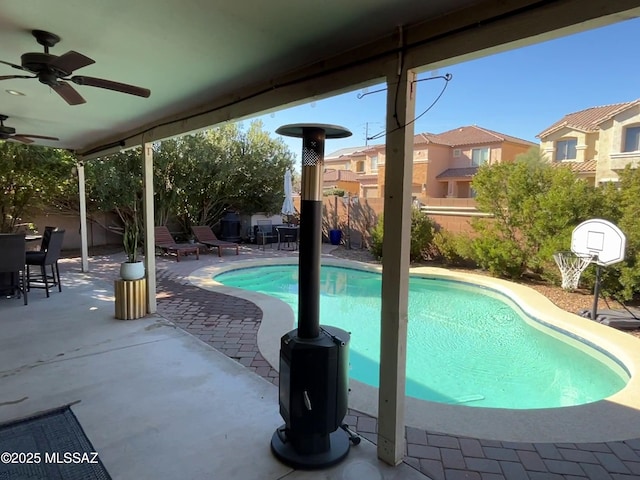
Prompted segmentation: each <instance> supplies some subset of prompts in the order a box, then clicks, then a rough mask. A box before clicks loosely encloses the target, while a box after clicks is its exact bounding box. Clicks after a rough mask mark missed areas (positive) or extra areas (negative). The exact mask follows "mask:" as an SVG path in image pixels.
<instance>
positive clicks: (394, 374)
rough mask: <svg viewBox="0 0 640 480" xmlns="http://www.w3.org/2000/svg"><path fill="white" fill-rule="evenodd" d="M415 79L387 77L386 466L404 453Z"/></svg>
mask: <svg viewBox="0 0 640 480" xmlns="http://www.w3.org/2000/svg"><path fill="white" fill-rule="evenodd" d="M399 64H400V65H401V62H400V61H399ZM399 73H400V74H401V75H399ZM415 80H416V74H415V72H413V71H412V70H408V71H407V70H405V69H404V68H401V67H400V66H398V70H396V71H394V72H393V73H391V74H389V75H387V138H386V168H385V191H384V232H383V233H384V244H383V247H382V265H383V269H382V315H381V329H380V337H381V338H380V389H379V395H378V458H380V459H381V460H382V461H384V462H386V463H388V464H389V465H398V464H399V463H400V462H401V461H402V459H403V457H404V453H405V451H404V450H405V435H404V427H405V425H404V415H405V385H406V363H407V321H408V297H409V247H410V236H411V178H412V172H413V131H414V127H413V122H412V121H413V119H414V118H415V90H416V84H415Z"/></svg>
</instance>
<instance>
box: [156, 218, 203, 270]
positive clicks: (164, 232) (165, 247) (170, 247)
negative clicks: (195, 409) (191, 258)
mask: <svg viewBox="0 0 640 480" xmlns="http://www.w3.org/2000/svg"><path fill="white" fill-rule="evenodd" d="M155 244H156V247H157V248H159V249H160V250H161V251H162V252H166V253H171V252H174V253H175V254H176V260H177V261H178V262H179V261H180V257H181V256H182V255H187V254H189V253H195V254H196V259H197V260H200V249H199V248H198V246H197V245H194V244H192V243H176V241H175V240H174V239H173V236H171V232H170V231H169V229H168V228H167V227H165V226H160V227H155Z"/></svg>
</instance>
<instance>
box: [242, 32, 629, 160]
mask: <svg viewBox="0 0 640 480" xmlns="http://www.w3.org/2000/svg"><path fill="white" fill-rule="evenodd" d="M638 45H640V19H633V20H628V21H625V22H620V23H617V24H614V25H609V26H607V27H602V28H598V29H595V30H590V31H587V32H583V33H579V34H574V35H571V36H568V37H564V38H560V39H557V40H551V41H547V42H544V43H540V44H537V45H533V46H530V47H525V48H521V49H518V50H513V51H509V52H505V53H501V54H497V55H492V56H489V57H484V58H481V59H478V60H473V61H470V62H465V63H461V64H458V65H454V66H451V67H447V68H442V69H439V70H438V71H436V72H427V73H424V74H421V75H420V77H419V78H426V77H428V76H430V75H431V74H434V73H435V74H438V75H444V74H446V73H450V74H452V75H453V79H452V80H451V81H450V82H449V84H448V86H447V88H446V91H445V92H444V94H443V95H442V97H441V98H440V100H439V101H438V102H437V104H436V105H435V106H434V107H433V108H432V109H431V110H430V111H429V112H428V113H426V114H425V115H424V116H423V117H421V118H420V119H419V120H418V121H417V122H416V125H415V133H422V132H432V133H440V132H444V131H446V130H450V129H453V128H456V127H459V126H464V125H478V126H481V127H484V128H488V129H491V130H495V131H498V132H501V133H505V134H508V135H512V136H515V137H519V138H523V139H525V140H529V141H533V142H536V143H537V142H538V139H536V137H535V136H536V135H537V134H538V133H540V132H541V131H542V130H544V129H545V128H546V127H548V126H550V125H551V124H553V123H554V122H556V121H557V120H559V119H560V118H562V117H563V116H564V115H565V114H567V113H571V112H575V111H578V110H582V109H585V108H589V107H593V106H599V105H607V104H612V103H620V102H628V101H631V100H636V99H638V98H640V62H638V56H637V53H636V51H637V47H638ZM443 85H444V81H443V80H431V81H424V82H420V83H419V87H418V94H417V99H416V116H417V115H420V113H422V112H423V111H424V110H425V109H426V108H427V107H428V106H429V105H430V104H431V103H432V102H433V101H434V100H435V98H436V97H437V96H438V94H439V93H440V91H441V89H442V87H443ZM383 87H384V86H383V85H380V87H379V88H383ZM375 89H376V88H375V87H372V88H369V89H368V90H369V91H372V90H375ZM361 93H363V90H357V91H354V92H350V93H347V94H343V95H339V96H336V97H332V98H329V99H325V100H319V101H316V102H313V103H308V104H305V105H300V106H298V107H294V108H289V109H286V110H280V111H278V112H275V113H272V114H268V115H264V116H260V117H256V118H259V119H260V120H262V122H263V124H264V129H265V131H267V132H269V133H271V134H272V136H273V137H279V136H278V135H277V134H276V133H275V130H276V129H277V128H278V127H280V126H282V125H285V124H288V123H302V122H304V123H307V122H308V123H329V124H334V125H341V126H344V127H346V128H348V129H349V130H351V132H353V136H351V137H349V138H346V139H341V140H328V141H327V143H326V145H325V152H326V153H327V154H328V153H330V152H333V151H335V150H338V149H340V148H344V147H354V146H361V145H365V132H366V130H367V128H368V130H369V135H370V136H371V135H373V134H376V133H379V132H382V131H383V130H384V119H385V108H386V107H385V101H386V93H385V92H384V91H383V92H380V93H374V94H370V95H367V96H365V97H364V98H362V99H358V97H357V96H358V94H361ZM248 122H250V120H245V121H244V122H243V123H248ZM280 138H282V139H283V140H284V141H285V143H286V144H287V145H288V146H289V149H290V150H291V151H292V152H293V153H294V154H296V157H297V158H299V157H300V151H301V149H302V142H301V140H300V139H294V138H287V137H280ZM374 143H384V137H382V138H380V139H378V140H372V141H369V144H374ZM298 169H299V167H298Z"/></svg>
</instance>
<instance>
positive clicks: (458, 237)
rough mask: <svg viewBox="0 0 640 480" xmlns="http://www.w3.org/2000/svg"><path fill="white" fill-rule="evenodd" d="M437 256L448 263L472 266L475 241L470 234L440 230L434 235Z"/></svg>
mask: <svg viewBox="0 0 640 480" xmlns="http://www.w3.org/2000/svg"><path fill="white" fill-rule="evenodd" d="M433 247H434V250H435V254H436V256H437V257H438V258H439V259H441V260H442V261H443V262H444V263H446V264H447V265H458V266H472V264H475V262H474V261H473V257H474V255H473V242H472V240H471V238H469V236H468V235H466V234H462V233H458V234H454V233H451V232H449V231H447V230H440V231H439V232H436V234H435V235H434V236H433Z"/></svg>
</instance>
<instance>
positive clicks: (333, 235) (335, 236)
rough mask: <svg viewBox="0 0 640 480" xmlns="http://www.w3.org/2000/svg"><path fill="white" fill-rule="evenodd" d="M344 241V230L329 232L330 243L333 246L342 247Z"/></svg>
mask: <svg viewBox="0 0 640 480" xmlns="http://www.w3.org/2000/svg"><path fill="white" fill-rule="evenodd" d="M341 240H342V230H329V241H330V242H331V245H340V241H341Z"/></svg>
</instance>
